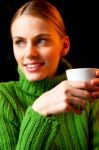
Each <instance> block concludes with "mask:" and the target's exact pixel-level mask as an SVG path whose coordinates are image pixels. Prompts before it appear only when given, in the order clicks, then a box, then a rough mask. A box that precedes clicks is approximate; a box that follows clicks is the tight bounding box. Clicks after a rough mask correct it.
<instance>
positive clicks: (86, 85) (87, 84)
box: [69, 81, 96, 91]
mask: <svg viewBox="0 0 99 150" xmlns="http://www.w3.org/2000/svg"><path fill="white" fill-rule="evenodd" d="M69 84H70V85H71V87H74V88H76V89H82V90H88V91H95V90H96V87H95V86H93V84H92V83H91V81H71V82H70V83H69Z"/></svg>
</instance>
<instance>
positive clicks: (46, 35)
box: [12, 33, 51, 39]
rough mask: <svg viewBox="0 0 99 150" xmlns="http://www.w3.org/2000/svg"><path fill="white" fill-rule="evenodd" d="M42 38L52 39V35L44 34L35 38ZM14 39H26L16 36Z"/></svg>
mask: <svg viewBox="0 0 99 150" xmlns="http://www.w3.org/2000/svg"><path fill="white" fill-rule="evenodd" d="M41 37H51V35H50V34H46V33H43V34H39V35H36V36H35V38H41ZM12 39H24V37H21V36H15V37H12Z"/></svg>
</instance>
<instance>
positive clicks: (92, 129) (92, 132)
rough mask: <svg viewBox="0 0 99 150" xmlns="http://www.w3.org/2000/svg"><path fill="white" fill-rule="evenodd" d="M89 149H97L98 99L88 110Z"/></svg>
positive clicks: (98, 137) (98, 146)
mask: <svg viewBox="0 0 99 150" xmlns="http://www.w3.org/2000/svg"><path fill="white" fill-rule="evenodd" d="M89 149H90V150H91V149H92V150H99V100H96V101H95V103H93V104H92V106H91V110H90V117H89Z"/></svg>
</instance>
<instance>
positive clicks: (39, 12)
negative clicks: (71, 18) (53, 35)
mask: <svg viewBox="0 0 99 150" xmlns="http://www.w3.org/2000/svg"><path fill="white" fill-rule="evenodd" d="M24 14H26V15H31V16H35V17H39V18H42V19H45V20H47V21H49V22H51V23H52V24H53V25H54V27H55V28H56V30H57V32H58V33H59V35H60V36H61V37H64V36H65V35H66V29H65V25H64V21H63V18H62V16H61V14H60V13H59V11H58V10H57V8H56V7H55V6H53V5H52V4H51V3H49V2H48V1H45V0H32V1H29V2H27V3H25V4H24V5H22V6H21V7H20V8H19V9H18V10H17V12H16V13H15V15H14V16H13V18H12V21H11V26H12V24H13V22H14V21H15V20H16V19H17V18H18V17H19V16H21V15H24Z"/></svg>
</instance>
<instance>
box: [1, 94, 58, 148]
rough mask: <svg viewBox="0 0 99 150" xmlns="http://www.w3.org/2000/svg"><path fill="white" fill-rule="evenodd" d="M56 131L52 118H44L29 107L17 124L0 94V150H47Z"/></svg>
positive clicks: (5, 100) (10, 109) (54, 121)
mask: <svg viewBox="0 0 99 150" xmlns="http://www.w3.org/2000/svg"><path fill="white" fill-rule="evenodd" d="M58 130H59V124H58V122H57V121H56V120H55V119H54V117H44V116H42V115H40V114H38V113H37V112H35V111H33V109H32V107H30V106H29V107H28V109H27V111H26V113H25V115H24V118H23V120H22V121H21V123H20V124H19V122H18V118H17V116H16V114H15V112H14V109H13V107H12V106H11V104H10V103H9V102H8V101H7V99H6V97H5V96H4V95H1V94H0V150H7V149H9V150H14V149H16V150H24V149H25V150H29V149H30V150H31V149H33V150H42V149H43V150H47V149H49V148H50V146H51V144H52V142H53V141H54V138H55V136H56V135H57V133H58Z"/></svg>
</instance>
